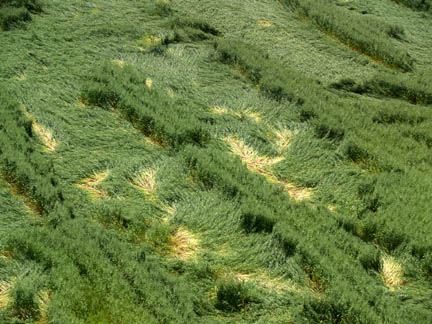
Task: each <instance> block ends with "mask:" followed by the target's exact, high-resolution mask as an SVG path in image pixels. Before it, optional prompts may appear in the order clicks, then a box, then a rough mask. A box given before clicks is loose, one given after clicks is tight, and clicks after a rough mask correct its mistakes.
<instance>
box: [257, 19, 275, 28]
mask: <svg viewBox="0 0 432 324" xmlns="http://www.w3.org/2000/svg"><path fill="white" fill-rule="evenodd" d="M257 22H258V24H260V25H261V26H264V27H274V24H273V23H272V22H271V21H268V20H258V21H257Z"/></svg>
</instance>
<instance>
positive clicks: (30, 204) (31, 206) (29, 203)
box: [0, 170, 42, 256]
mask: <svg viewBox="0 0 432 324" xmlns="http://www.w3.org/2000/svg"><path fill="white" fill-rule="evenodd" d="M0 176H1V177H3V179H5V181H6V182H7V183H8V184H9V186H10V187H9V188H10V192H11V193H12V194H13V195H14V196H16V197H17V198H19V200H21V202H22V203H23V204H24V208H25V210H26V211H27V213H29V214H30V215H32V216H34V217H36V218H40V217H41V213H42V212H41V208H40V206H38V204H37V203H36V202H35V201H34V200H32V199H31V198H29V197H27V196H26V195H25V194H23V192H22V190H21V189H20V187H19V186H18V185H17V184H15V183H13V182H12V180H11V179H10V178H9V177H7V176H5V175H4V174H3V173H2V172H1V170H0ZM4 253H6V252H4ZM1 255H3V253H2V252H0V256H1ZM5 256H7V254H5Z"/></svg>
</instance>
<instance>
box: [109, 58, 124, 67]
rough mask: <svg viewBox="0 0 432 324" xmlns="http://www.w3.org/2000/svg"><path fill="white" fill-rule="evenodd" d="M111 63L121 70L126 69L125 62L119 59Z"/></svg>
mask: <svg viewBox="0 0 432 324" xmlns="http://www.w3.org/2000/svg"><path fill="white" fill-rule="evenodd" d="M111 63H112V64H115V65H117V66H119V67H121V68H124V66H125V61H123V60H119V59H113V60H111Z"/></svg>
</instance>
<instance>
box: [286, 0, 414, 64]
mask: <svg viewBox="0 0 432 324" xmlns="http://www.w3.org/2000/svg"><path fill="white" fill-rule="evenodd" d="M284 3H285V4H286V5H287V6H288V7H290V8H292V9H293V10H295V11H296V12H298V13H299V15H301V16H303V17H306V18H308V19H310V20H312V21H313V22H314V23H315V24H316V25H317V26H318V27H319V28H320V29H321V30H323V31H324V32H327V33H329V34H331V35H333V36H335V37H336V38H338V39H339V40H340V41H341V42H343V43H345V44H347V45H349V46H351V47H353V48H354V49H356V50H358V51H360V52H362V53H364V54H366V55H368V56H370V57H372V58H374V59H377V60H381V61H383V62H384V63H386V64H388V65H390V66H394V67H397V68H400V69H402V70H404V71H411V70H412V69H413V66H414V61H413V59H412V58H411V57H410V55H409V54H408V53H407V52H406V51H404V50H401V49H399V48H398V47H396V46H395V45H394V44H393V43H392V41H391V37H393V38H396V39H398V38H401V37H402V36H403V29H402V28H401V27H400V26H394V25H389V24H386V23H383V22H381V21H379V20H377V19H375V18H373V17H370V16H368V15H361V14H359V13H356V12H352V11H349V10H347V9H345V8H341V7H339V6H336V5H333V4H331V3H329V2H328V1H325V0H318V1H315V0H314V1H312V0H284Z"/></svg>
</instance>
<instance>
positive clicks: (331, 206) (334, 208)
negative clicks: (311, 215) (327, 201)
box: [327, 205, 336, 214]
mask: <svg viewBox="0 0 432 324" xmlns="http://www.w3.org/2000/svg"><path fill="white" fill-rule="evenodd" d="M327 209H328V210H329V211H330V212H332V213H333V214H334V213H336V206H335V205H328V206H327Z"/></svg>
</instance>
